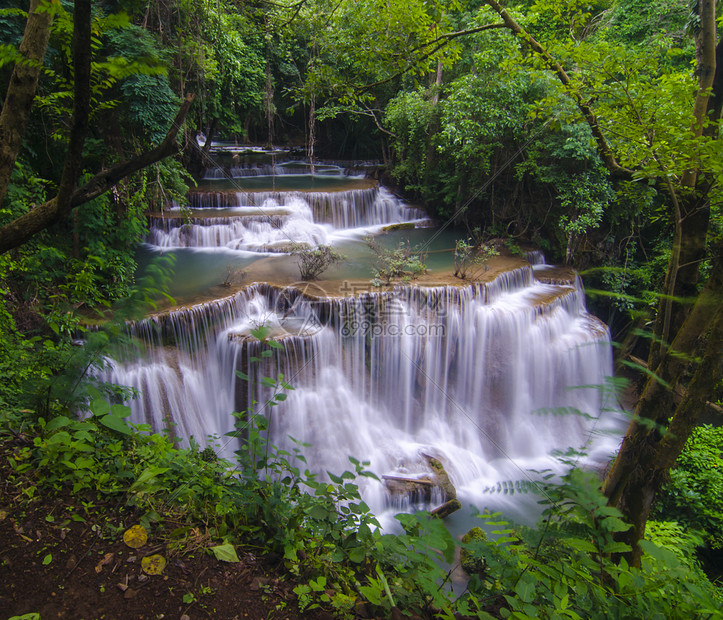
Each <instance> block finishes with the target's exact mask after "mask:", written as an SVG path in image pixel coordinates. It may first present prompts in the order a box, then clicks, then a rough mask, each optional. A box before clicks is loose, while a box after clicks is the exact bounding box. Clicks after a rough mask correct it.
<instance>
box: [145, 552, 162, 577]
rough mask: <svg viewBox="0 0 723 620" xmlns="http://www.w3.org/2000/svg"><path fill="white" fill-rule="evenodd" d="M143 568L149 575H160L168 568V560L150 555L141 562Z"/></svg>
mask: <svg viewBox="0 0 723 620" xmlns="http://www.w3.org/2000/svg"><path fill="white" fill-rule="evenodd" d="M141 568H142V569H143V572H144V573H146V574H147V575H160V574H161V573H162V572H163V569H164V568H166V558H164V557H163V556H162V555H158V554H157V553H156V554H155V555H148V556H146V557H145V558H143V559H142V560H141Z"/></svg>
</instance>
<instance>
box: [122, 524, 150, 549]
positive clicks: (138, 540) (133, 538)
mask: <svg viewBox="0 0 723 620" xmlns="http://www.w3.org/2000/svg"><path fill="white" fill-rule="evenodd" d="M123 542H124V543H125V544H126V545H128V546H129V547H130V548H131V549H138V548H139V547H142V546H143V545H145V544H146V542H148V533H147V532H146V528H144V527H143V526H142V525H134V526H133V527H131V528H129V529H127V530H126V531H125V532H124V533H123Z"/></svg>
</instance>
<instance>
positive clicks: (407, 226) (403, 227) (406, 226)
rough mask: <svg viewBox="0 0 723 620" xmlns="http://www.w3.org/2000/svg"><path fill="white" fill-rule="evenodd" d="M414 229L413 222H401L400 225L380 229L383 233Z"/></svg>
mask: <svg viewBox="0 0 723 620" xmlns="http://www.w3.org/2000/svg"><path fill="white" fill-rule="evenodd" d="M413 228H414V222H402V223H401V224H390V225H389V226H385V227H384V228H382V230H383V231H384V232H390V231H392V230H410V229H413Z"/></svg>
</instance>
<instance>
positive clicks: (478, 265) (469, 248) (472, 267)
mask: <svg viewBox="0 0 723 620" xmlns="http://www.w3.org/2000/svg"><path fill="white" fill-rule="evenodd" d="M498 255H499V252H498V251H497V250H496V249H495V248H494V247H493V246H492V245H487V244H484V243H474V242H472V240H471V239H457V242H456V243H455V247H454V276H455V277H456V278H460V279H462V280H467V279H470V280H476V279H477V278H479V276H480V275H481V274H482V272H483V271H487V270H488V269H489V267H488V266H487V263H488V262H489V260H490V258H492V257H493V256H498Z"/></svg>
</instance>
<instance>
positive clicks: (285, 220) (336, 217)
mask: <svg viewBox="0 0 723 620" xmlns="http://www.w3.org/2000/svg"><path fill="white" fill-rule="evenodd" d="M189 198H190V209H188V212H187V214H188V218H183V217H180V214H179V213H178V212H175V211H173V212H171V213H172V215H171V217H164V218H153V219H152V220H151V226H150V232H149V236H148V240H147V241H148V244H149V245H150V246H152V247H155V248H157V249H164V250H165V249H172V248H184V247H190V248H199V249H201V248H225V249H228V250H242V251H251V252H275V251H276V252H278V251H284V249H286V248H288V246H289V245H290V244H292V243H306V244H309V245H319V244H328V243H329V242H330V239H331V238H332V237H333V235H334V234H335V233H337V232H342V231H349V230H356V229H373V228H374V227H376V228H380V227H382V226H385V225H390V224H399V223H402V222H409V221H417V220H421V219H423V218H424V217H425V214H424V212H423V211H421V210H419V209H415V208H412V207H408V206H406V205H405V204H404V203H403V202H402V201H400V200H399V199H397V198H396V197H394V196H393V195H392V194H391V193H390V192H388V191H387V190H386V189H384V188H381V187H370V188H365V189H353V190H346V191H338V192H301V191H285V192H279V191H258V192H241V191H196V192H192V193H191V194H190V195H189ZM214 209H216V210H218V209H222V210H223V215H220V216H215V215H213V213H212V210H214ZM229 211H233V212H234V213H232V214H228V212H229Z"/></svg>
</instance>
